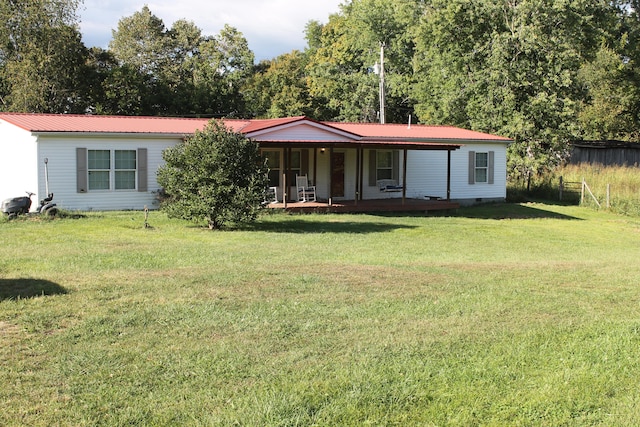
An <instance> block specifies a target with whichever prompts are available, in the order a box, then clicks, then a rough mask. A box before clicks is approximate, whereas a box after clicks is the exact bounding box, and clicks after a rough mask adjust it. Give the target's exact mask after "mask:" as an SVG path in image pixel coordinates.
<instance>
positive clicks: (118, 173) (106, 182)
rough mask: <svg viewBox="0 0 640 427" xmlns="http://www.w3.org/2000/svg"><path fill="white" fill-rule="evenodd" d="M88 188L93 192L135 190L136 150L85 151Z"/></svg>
mask: <svg viewBox="0 0 640 427" xmlns="http://www.w3.org/2000/svg"><path fill="white" fill-rule="evenodd" d="M87 172H88V178H89V180H88V186H89V190H90V191H92V190H93V191H95V190H111V189H115V190H135V189H136V150H87Z"/></svg>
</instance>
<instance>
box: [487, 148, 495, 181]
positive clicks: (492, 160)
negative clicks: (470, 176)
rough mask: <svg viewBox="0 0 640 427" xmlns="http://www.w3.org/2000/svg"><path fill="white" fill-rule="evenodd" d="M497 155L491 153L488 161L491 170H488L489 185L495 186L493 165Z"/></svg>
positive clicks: (493, 152)
mask: <svg viewBox="0 0 640 427" xmlns="http://www.w3.org/2000/svg"><path fill="white" fill-rule="evenodd" d="M495 155H496V153H495V151H489V159H488V161H489V164H488V166H489V168H488V169H489V170H488V174H489V176H488V177H487V182H488V183H489V184H493V169H494V168H493V164H494V159H495Z"/></svg>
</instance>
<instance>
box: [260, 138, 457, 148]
mask: <svg viewBox="0 0 640 427" xmlns="http://www.w3.org/2000/svg"><path fill="white" fill-rule="evenodd" d="M255 141H256V142H258V144H259V145H260V147H261V148H368V149H387V150H388V149H396V150H402V149H407V150H446V151H453V150H457V149H459V148H460V147H462V146H464V145H465V144H462V143H453V142H444V141H442V142H432V141H380V140H366V139H361V140H354V141H344V140H334V141H331V140H324V141H314V140H297V141H278V140H267V141H261V140H259V139H256V140H255Z"/></svg>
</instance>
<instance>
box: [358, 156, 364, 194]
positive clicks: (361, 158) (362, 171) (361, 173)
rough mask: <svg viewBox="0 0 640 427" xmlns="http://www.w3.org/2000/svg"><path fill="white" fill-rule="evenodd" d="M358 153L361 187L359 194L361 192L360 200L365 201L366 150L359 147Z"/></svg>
mask: <svg viewBox="0 0 640 427" xmlns="http://www.w3.org/2000/svg"><path fill="white" fill-rule="evenodd" d="M358 151H359V152H360V181H359V183H360V187H359V190H358V191H359V192H360V200H364V199H363V197H364V196H363V194H362V191H363V185H364V184H363V182H364V148H362V147H358Z"/></svg>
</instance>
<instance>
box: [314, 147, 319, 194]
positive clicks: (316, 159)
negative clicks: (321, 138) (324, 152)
mask: <svg viewBox="0 0 640 427" xmlns="http://www.w3.org/2000/svg"><path fill="white" fill-rule="evenodd" d="M317 171H318V148H317V147H313V185H316V186H317V185H318V173H317Z"/></svg>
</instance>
